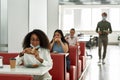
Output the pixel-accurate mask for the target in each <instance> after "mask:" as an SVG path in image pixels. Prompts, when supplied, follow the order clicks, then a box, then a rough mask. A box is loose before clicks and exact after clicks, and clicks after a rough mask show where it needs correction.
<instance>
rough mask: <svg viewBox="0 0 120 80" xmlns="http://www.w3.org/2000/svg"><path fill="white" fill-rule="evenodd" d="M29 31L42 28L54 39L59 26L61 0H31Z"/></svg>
mask: <svg viewBox="0 0 120 80" xmlns="http://www.w3.org/2000/svg"><path fill="white" fill-rule="evenodd" d="M29 1H30V2H29V3H30V5H29V31H31V30H33V29H41V30H43V31H44V32H45V33H46V34H47V35H48V38H49V40H51V39H52V36H53V32H54V31H55V30H56V29H58V28H59V26H58V25H59V19H58V17H59V14H58V13H59V12H58V11H59V6H58V3H59V0H29Z"/></svg>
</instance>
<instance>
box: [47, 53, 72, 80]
mask: <svg viewBox="0 0 120 80" xmlns="http://www.w3.org/2000/svg"><path fill="white" fill-rule="evenodd" d="M51 58H52V60H53V68H52V69H51V70H50V71H49V72H50V74H51V75H52V80H70V77H69V73H68V72H67V71H66V56H65V54H55V53H51Z"/></svg>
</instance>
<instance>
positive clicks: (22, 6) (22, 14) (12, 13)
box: [7, 0, 28, 52]
mask: <svg viewBox="0 0 120 80" xmlns="http://www.w3.org/2000/svg"><path fill="white" fill-rule="evenodd" d="M7 1H8V52H20V51H21V50H22V42H23V38H24V37H25V35H26V34H27V33H28V0H7Z"/></svg>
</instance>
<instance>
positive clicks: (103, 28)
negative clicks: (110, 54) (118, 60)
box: [96, 12, 112, 64]
mask: <svg viewBox="0 0 120 80" xmlns="http://www.w3.org/2000/svg"><path fill="white" fill-rule="evenodd" d="M106 18H107V13H105V12H104V13H102V21H100V22H98V24H97V28H96V32H97V33H98V34H99V40H98V46H99V48H98V56H99V62H98V63H101V62H102V63H103V64H105V61H104V60H105V57H106V50H107V44H108V34H109V33H112V28H111V24H110V22H108V21H107V20H106ZM102 46H103V56H102V55H101V49H102Z"/></svg>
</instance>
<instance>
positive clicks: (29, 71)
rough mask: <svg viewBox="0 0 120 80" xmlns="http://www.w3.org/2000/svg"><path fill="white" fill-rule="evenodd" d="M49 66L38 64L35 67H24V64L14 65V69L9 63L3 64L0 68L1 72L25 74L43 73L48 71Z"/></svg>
mask: <svg viewBox="0 0 120 80" xmlns="http://www.w3.org/2000/svg"><path fill="white" fill-rule="evenodd" d="M49 69H50V67H45V66H40V67H37V68H26V67H24V66H16V68H15V69H11V68H10V65H4V66H3V68H0V73H2V74H27V75H43V74H44V73H46V72H48V70H49Z"/></svg>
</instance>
